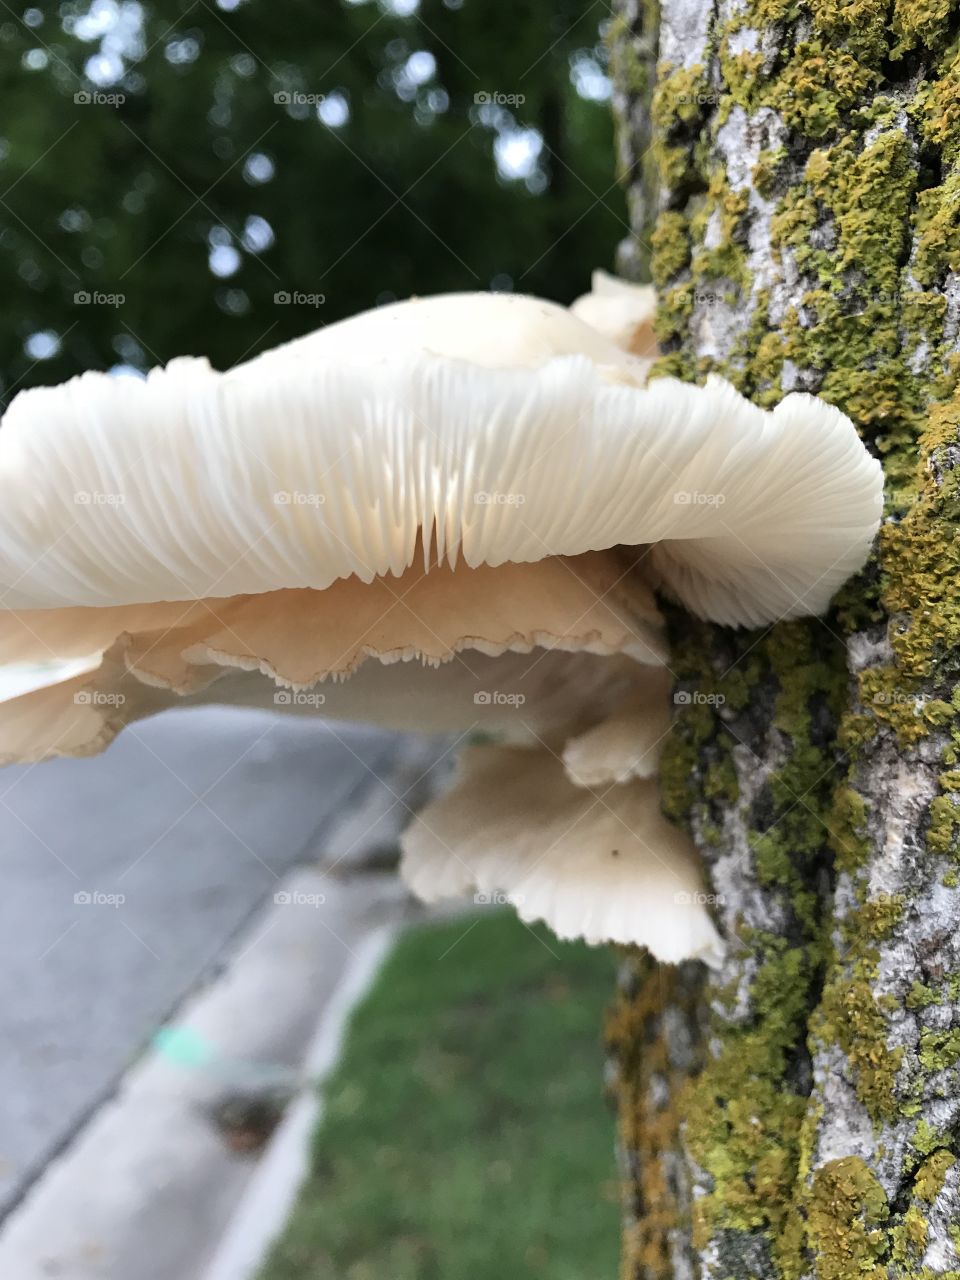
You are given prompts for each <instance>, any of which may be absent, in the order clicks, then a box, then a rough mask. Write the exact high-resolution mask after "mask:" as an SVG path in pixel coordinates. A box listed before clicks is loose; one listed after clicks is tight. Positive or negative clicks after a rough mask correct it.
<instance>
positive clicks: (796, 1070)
mask: <svg viewBox="0 0 960 1280" xmlns="http://www.w3.org/2000/svg"><path fill="white" fill-rule="evenodd" d="M661 7H662V10H663V23H664V37H663V39H662V41H661V48H660V61H659V65H658V68H657V79H656V85H655V88H654V89H653V91H652V93H651V95H650V118H651V120H652V134H651V137H650V142H651V152H650V154H651V156H652V158H653V160H654V162H655V166H656V175H655V177H656V189H655V195H654V200H655V203H656V207H657V211H658V213H657V218H656V222H655V225H654V227H653V229H652V232H651V233H650V234H649V235H648V234H647V224H646V223H644V224H643V225H642V226H641V225H640V224H637V229H638V233H639V234H638V239H637V242H636V244H635V246H634V257H637V256H639V254H640V252H641V251H642V250H643V249H644V246H645V245H647V244H649V251H650V272H651V275H652V278H653V280H654V282H655V284H656V285H657V288H658V292H659V298H660V313H659V317H658V321H657V326H658V335H659V338H660V341H661V344H662V349H663V352H664V354H663V357H662V359H661V361H660V362H659V366H658V372H659V373H661V374H672V375H674V376H679V377H682V378H685V379H688V380H690V379H695V380H700V379H702V378H703V377H704V376H705V375H706V374H707V373H709V372H711V371H713V370H716V371H718V372H720V373H721V374H723V376H725V377H727V378H729V379H730V380H731V381H732V382H733V383H734V384H735V385H737V386H738V387H739V389H741V390H742V391H743V392H744V393H745V394H747V395H749V396H751V397H752V398H753V399H755V400H756V401H757V402H758V403H761V404H765V405H770V404H773V403H776V401H777V400H779V399H780V398H781V396H782V395H783V394H784V393H785V392H787V391H790V390H805V391H813V392H815V393H817V394H819V395H821V396H823V397H824V398H825V399H827V400H829V401H831V402H832V403H834V404H836V405H838V406H839V407H840V408H841V409H843V410H844V411H845V412H846V413H848V414H849V415H850V417H851V418H852V419H853V420H854V422H855V423H856V424H857V427H858V429H859V430H860V431H861V433H862V435H863V438H864V440H865V442H866V443H867V444H868V447H870V448H871V449H872V450H874V451H875V452H876V454H877V455H878V456H879V457H880V458H881V459H882V461H883V464H884V469H885V473H886V477H887V508H886V520H885V524H884V528H883V532H882V536H881V539H880V543H879V548H878V554H877V556H876V558H875V559H874V560H873V561H872V562H871V564H870V565H869V566H868V568H867V569H866V570H865V572H864V573H863V574H862V575H861V576H860V578H859V579H858V580H857V581H856V582H855V583H853V584H851V585H849V586H848V587H847V588H845V589H844V591H843V592H842V593H841V596H840V598H839V599H838V600H837V602H836V606H835V608H834V610H833V611H832V612H831V614H830V615H829V617H827V618H826V619H824V620H822V621H809V622H794V623H789V624H785V623H781V624H778V625H777V626H775V627H773V628H771V629H768V630H766V631H764V632H760V633H750V634H743V633H740V634H731V633H729V632H724V631H722V630H720V629H719V628H713V627H708V626H703V625H700V624H694V623H692V622H691V621H690V620H689V619H687V618H685V617H682V616H680V615H674V617H673V624H672V629H673V643H674V669H675V672H676V675H677V678H678V681H679V687H680V688H681V689H684V688H687V689H691V688H692V689H697V690H699V691H700V692H702V693H712V694H713V695H715V696H714V697H713V698H711V699H700V700H688V701H686V702H684V703H682V704H681V705H680V706H678V715H677V722H676V728H675V733H674V735H673V739H672V741H671V743H670V745H669V748H668V750H667V754H666V759H665V762H664V776H663V793H664V806H665V809H666V811H667V812H668V814H669V815H670V816H671V817H673V818H674V819H676V820H679V821H682V822H685V823H687V824H688V825H689V826H690V828H691V830H692V831H693V833H694V836H695V838H696V840H697V843H698V845H699V847H700V849H701V851H702V852H703V855H704V858H705V861H706V863H707V866H708V868H709V874H710V877H711V881H712V885H711V888H712V891H713V893H714V894H715V896H716V898H717V910H718V916H719V919H720V922H721V924H722V927H723V928H724V931H725V932H726V934H727V936H728V938H730V940H731V942H732V949H731V959H730V961H729V962H728V964H727V965H726V967H725V969H724V971H723V973H722V974H720V975H719V977H718V978H717V979H710V980H708V981H705V985H704V1003H703V1007H702V1009H701V1010H700V1013H699V1014H698V1016H705V1017H706V1019H707V1030H706V1035H707V1041H706V1043H707V1046H708V1051H707V1052H706V1053H705V1054H704V1055H703V1056H702V1061H701V1062H700V1063H699V1064H698V1065H697V1066H696V1068H695V1069H694V1070H692V1071H691V1072H690V1074H689V1077H688V1079H687V1080H686V1081H685V1082H680V1081H678V1080H676V1079H674V1080H673V1081H672V1083H671V1089H670V1095H671V1099H672V1102H671V1106H672V1113H671V1114H672V1117H673V1118H672V1120H671V1124H672V1125H673V1130H672V1132H673V1133H674V1135H675V1136H674V1137H672V1138H671V1140H670V1157H669V1158H670V1160H671V1161H672V1164H671V1168H672V1169H673V1171H674V1177H675V1178H676V1176H677V1170H681V1171H682V1173H683V1177H684V1179H685V1186H684V1187H681V1188H679V1189H678V1188H676V1187H674V1189H673V1191H672V1192H671V1197H672V1198H671V1199H670V1201H669V1203H668V1201H667V1200H666V1199H662V1200H661V1201H659V1202H657V1203H658V1204H659V1209H658V1213H659V1217H658V1227H657V1230H658V1231H659V1232H660V1234H661V1236H663V1234H664V1233H665V1232H666V1231H667V1226H666V1225H664V1224H665V1222H666V1221H668V1220H669V1215H670V1213H671V1212H673V1209H674V1207H675V1205H676V1204H677V1203H680V1202H682V1203H684V1204H687V1203H689V1205H690V1206H691V1208H690V1212H689V1215H688V1217H689V1221H688V1220H687V1218H686V1217H684V1218H683V1219H682V1220H681V1219H680V1218H678V1219H677V1221H676V1223H675V1228H674V1235H676V1232H678V1231H679V1232H681V1233H688V1235H687V1237H686V1238H687V1239H688V1240H689V1245H690V1248H691V1250H692V1255H691V1257H692V1261H691V1262H690V1269H689V1270H688V1271H687V1272H679V1271H678V1272H677V1273H676V1274H677V1275H689V1276H691V1277H693V1276H700V1277H702V1280H753V1278H754V1277H756V1278H757V1280H759V1278H761V1277H763V1278H774V1277H775V1278H776V1280H807V1278H811V1280H812V1278H813V1277H817V1278H818V1280H848V1278H851V1277H862V1276H864V1275H876V1276H878V1277H879V1276H883V1277H886V1278H888V1280H899V1278H900V1277H907V1276H910V1277H915V1276H921V1277H934V1276H935V1277H938V1280H945V1278H947V1277H953V1278H956V1277H958V1276H960V1252H958V1248H957V1233H955V1232H952V1231H951V1229H950V1219H951V1215H952V1214H955V1216H956V1218H957V1221H958V1222H960V1198H958V1190H957V1175H956V1170H955V1169H954V1165H955V1163H956V1159H955V1157H956V1153H957V1151H960V1145H958V1142H960V1100H958V1095H960V941H958V936H957V935H958V928H960V873H958V867H957V863H958V862H960V692H958V675H960V587H958V583H960V524H958V517H960V468H958V461H960V395H958V393H957V383H958V374H960V106H958V103H960V14H958V11H957V9H956V7H955V6H950V5H949V4H946V3H944V2H943V0H895V2H894V3H893V5H892V6H891V5H889V4H887V3H886V2H884V3H882V4H881V3H879V0H803V2H801V0H744V2H743V3H738V4H734V3H730V2H727V0H719V3H717V4H715V5H711V4H702V3H699V2H698V0H663V3H662V6H661ZM636 21H637V14H636V13H635V12H634V11H632V10H629V11H628V10H626V9H625V10H623V11H622V12H621V16H620V23H619V26H616V27H615V29H614V32H613V39H614V43H615V45H616V47H617V48H618V50H619V53H620V56H621V63H620V64H619V69H618V74H619V75H624V74H629V70H628V69H627V70H625V68H628V65H629V60H630V50H631V48H635V47H636V39H635V36H634V40H633V44H631V42H630V39H628V33H629V31H630V30H631V24H634V23H636ZM647 21H648V22H649V13H648V14H647ZM678 32H681V33H682V35H683V38H682V39H680V38H679V37H678V34H677V33H678ZM644 37H645V40H646V46H645V47H647V48H649V40H650V32H649V27H647V28H646V29H645V31H644ZM647 208H649V203H648V205H647ZM633 1000H634V996H633V995H632V994H631V993H630V990H629V989H628V990H627V992H626V994H624V995H622V997H621V1001H620V1007H619V1012H618V1014H617V1019H618V1023H619V1025H620V1026H621V1027H624V1026H627V1027H629V1026H630V1025H631V1023H630V1019H631V1016H632V1015H631V1008H632V1005H633ZM665 1016H666V1015H665V1014H661V1019H662V1018H663V1017H665ZM677 1016H678V1017H679V1016H681V1014H679V1013H678V1014H677ZM683 1016H687V1017H690V1016H692V1015H691V1014H690V1013H689V1011H688V1012H687V1014H686V1015H683ZM644 1025H645V1026H647V1027H648V1029H649V1025H650V1024H649V1021H648V1022H647V1023H645V1024H644ZM631 1043H632V1042H631V1040H630V1037H629V1035H627V1036H625V1037H624V1036H623V1035H621V1036H620V1037H619V1039H618V1044H619V1046H620V1060H621V1062H622V1063H624V1062H626V1063H627V1064H629V1063H631V1062H634V1063H639V1058H637V1057H635V1056H633V1055H632V1052H631V1049H630V1045H631ZM648 1044H649V1041H648ZM661 1051H662V1050H661V1049H660V1048H658V1047H657V1045H656V1043H654V1044H653V1045H652V1046H651V1047H649V1048H648V1052H649V1053H651V1054H653V1055H656V1054H657V1053H660V1052H661ZM642 1070H644V1068H642V1067H641V1066H639V1065H637V1066H636V1071H642ZM631 1071H632V1069H631V1068H630V1067H629V1065H628V1067H627V1069H626V1070H622V1071H621V1073H620V1079H621V1082H622V1085H623V1088H622V1091H621V1095H620V1106H621V1115H622V1117H623V1123H624V1129H623V1134H624V1149H625V1151H626V1152H627V1168H628V1169H630V1168H635V1169H636V1170H637V1173H636V1176H637V1178H642V1179H644V1180H645V1181H646V1183H647V1185H648V1186H650V1185H653V1183H655V1182H656V1175H655V1174H653V1173H651V1171H650V1165H651V1163H652V1164H653V1165H656V1163H657V1161H658V1156H657V1141H656V1139H654V1140H653V1141H648V1140H647V1139H646V1138H644V1137H643V1136H642V1135H641V1130H642V1128H643V1117H642V1114H641V1113H640V1111H639V1110H638V1109H637V1099H638V1098H639V1096H640V1094H639V1093H638V1092H637V1091H636V1090H635V1089H634V1085H635V1084H636V1080H637V1078H638V1077H637V1076H636V1075H635V1074H631ZM676 1135H679V1150H680V1153H681V1155H682V1160H680V1161H679V1162H678V1160H677V1158H676V1151H677V1140H678V1139H677V1136H676ZM651 1179H653V1183H651ZM938 1179H939V1181H938ZM654 1200H656V1198H654ZM649 1201H650V1197H649V1195H648V1196H647V1198H646V1200H645V1201H644V1203H648V1202H649ZM664 1214H666V1218H664ZM646 1232H647V1228H646V1227H645V1226H644V1224H643V1220H642V1215H641V1217H640V1219H638V1220H637V1221H636V1222H635V1223H634V1226H633V1228H632V1230H631V1232H630V1233H629V1235H628V1240H627V1247H626V1250H625V1259H624V1276H625V1277H630V1278H631V1280H633V1278H634V1277H636V1278H640V1277H643V1278H644V1280H647V1278H653V1277H659V1276H660V1275H667V1274H671V1273H670V1272H668V1271H666V1270H663V1269H662V1267H661V1269H660V1270H657V1266H660V1265H661V1263H660V1262H655V1261H651V1258H650V1256H648V1255H647V1254H645V1253H644V1252H643V1250H642V1249H640V1248H639V1247H637V1246H636V1242H637V1241H639V1240H644V1239H646V1238H647V1236H646ZM661 1261H662V1257H661Z"/></svg>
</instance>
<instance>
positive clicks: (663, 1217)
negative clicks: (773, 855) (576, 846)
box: [606, 951, 702, 1280]
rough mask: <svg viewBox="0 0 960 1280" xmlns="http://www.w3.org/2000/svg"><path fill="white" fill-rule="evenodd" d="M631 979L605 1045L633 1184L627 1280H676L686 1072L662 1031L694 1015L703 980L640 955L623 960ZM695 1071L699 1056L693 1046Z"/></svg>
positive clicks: (627, 1194) (627, 1204) (629, 1188)
mask: <svg viewBox="0 0 960 1280" xmlns="http://www.w3.org/2000/svg"><path fill="white" fill-rule="evenodd" d="M622 963H623V966H624V971H625V973H626V974H628V975H629V978H628V980H627V981H623V982H621V989H620V993H619V996H618V999H617V1002H616V1004H615V1005H614V1007H613V1008H612V1009H611V1010H610V1013H609V1016H608V1019H607V1026H606V1040H607V1045H608V1047H609V1049H610V1052H611V1054H612V1056H613V1059H614V1061H615V1062H616V1064H617V1072H618V1079H619V1088H618V1090H617V1107H618V1112H619V1140H620V1143H621V1146H622V1148H623V1151H624V1156H625V1163H626V1167H627V1169H628V1170H629V1172H630V1175H631V1176H630V1177H629V1178H628V1179H627V1180H626V1182H625V1185H624V1188H623V1190H624V1211H625V1220H626V1228H625V1235H624V1242H623V1258H622V1272H621V1274H622V1275H623V1277H624V1280H632V1278H633V1277H635V1276H640V1275H642V1276H644V1277H646V1280H672V1277H673V1275H674V1271H673V1241H674V1239H675V1236H676V1232H677V1230H678V1228H682V1227H683V1226H684V1225H686V1219H687V1215H686V1212H685V1208H684V1205H683V1204H682V1203H681V1201H680V1200H679V1199H678V1197H677V1193H676V1188H675V1185H674V1183H673V1181H672V1179H671V1178H670V1176H669V1174H668V1171H667V1166H666V1164H665V1161H664V1154H665V1153H666V1152H669V1151H677V1152H678V1153H679V1147H680V1126H681V1124H682V1122H683V1115H682V1111H681V1108H680V1104H679V1094H680V1092H681V1091H682V1088H683V1086H684V1082H685V1079H686V1077H685V1073H684V1070H683V1066H682V1065H681V1064H678V1063H676V1062H674V1061H672V1060H671V1054H670V1051H669V1048H668V1045H667V1041H666V1039H665V1035H664V1028H663V1014H664V1011H665V1009H667V1008H668V1007H669V1008H671V1009H681V1010H683V1011H684V1012H686V1013H687V1014H688V1015H690V1016H692V1015H693V1008H694V1005H695V1003H696V1001H697V1000H698V999H699V997H700V993H701V983H702V975H700V974H699V973H697V972H696V968H697V967H696V966H687V967H686V968H685V969H684V970H676V969H671V968H669V967H665V966H661V965H657V964H654V963H653V962H652V961H651V960H650V959H649V958H648V957H646V956H641V955H638V954H637V953H636V952H627V951H625V952H623V953H622ZM691 1050H692V1051H693V1052H694V1061H693V1062H692V1063H689V1064H686V1065H687V1066H688V1067H690V1068H691V1069H694V1068H695V1066H696V1063H697V1061H699V1053H697V1052H696V1050H695V1047H694V1046H691Z"/></svg>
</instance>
